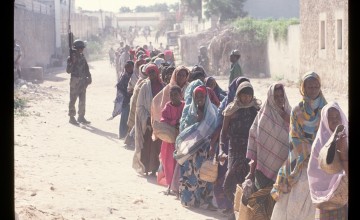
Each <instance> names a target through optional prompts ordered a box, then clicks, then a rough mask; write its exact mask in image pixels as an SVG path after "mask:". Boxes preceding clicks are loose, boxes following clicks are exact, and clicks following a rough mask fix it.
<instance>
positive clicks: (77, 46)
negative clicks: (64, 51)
mask: <svg viewBox="0 0 360 220" xmlns="http://www.w3.org/2000/svg"><path fill="white" fill-rule="evenodd" d="M73 47H74V48H75V49H80V48H85V47H86V45H85V42H84V41H82V40H80V39H77V40H75V41H74V43H73Z"/></svg>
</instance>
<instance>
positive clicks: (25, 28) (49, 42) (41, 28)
mask: <svg viewBox="0 0 360 220" xmlns="http://www.w3.org/2000/svg"><path fill="white" fill-rule="evenodd" d="M14 39H15V40H16V41H18V42H19V44H20V46H21V47H22V49H23V53H24V54H23V58H22V66H23V67H31V66H42V67H44V66H46V65H47V64H49V62H50V56H51V54H54V53H55V18H54V15H47V14H41V13H35V12H33V11H29V10H26V9H22V8H15V9H14Z"/></svg>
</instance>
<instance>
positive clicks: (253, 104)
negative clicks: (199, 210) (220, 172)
mask: <svg viewBox="0 0 360 220" xmlns="http://www.w3.org/2000/svg"><path fill="white" fill-rule="evenodd" d="M260 105H261V101H260V100H258V99H256V98H255V96H254V89H253V87H252V85H251V84H250V82H247V81H244V82H242V83H241V84H240V85H239V87H238V88H237V90H236V96H235V99H234V101H232V102H231V103H230V104H229V105H228V106H227V107H226V108H225V110H224V111H223V115H224V121H223V125H222V128H221V133H220V141H219V142H220V143H219V158H220V160H223V159H224V158H227V159H228V170H227V172H226V174H225V180H224V192H225V195H226V196H227V198H228V199H229V200H230V201H231V202H232V203H233V202H234V193H235V191H236V185H237V184H238V183H242V182H244V180H245V176H246V175H247V174H248V172H249V164H248V163H249V160H248V159H246V157H245V156H246V148H247V143H248V138H249V130H250V127H251V125H252V123H253V121H254V119H255V117H256V114H257V112H258V111H259V109H260ZM227 139H228V140H229V148H228V151H227V152H225V151H224V150H223V146H224V145H225V143H226V140H227ZM229 219H235V215H234V214H232V215H231V216H230V218H229Z"/></svg>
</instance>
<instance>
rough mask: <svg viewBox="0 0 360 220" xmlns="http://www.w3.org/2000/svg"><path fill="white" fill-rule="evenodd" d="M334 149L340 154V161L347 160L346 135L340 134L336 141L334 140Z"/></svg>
mask: <svg viewBox="0 0 360 220" xmlns="http://www.w3.org/2000/svg"><path fill="white" fill-rule="evenodd" d="M336 149H337V151H338V152H339V154H340V159H341V160H343V159H344V160H347V159H348V145H347V141H346V135H345V134H342V135H341V136H340V137H339V138H338V139H337V140H336Z"/></svg>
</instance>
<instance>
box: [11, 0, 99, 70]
mask: <svg viewBox="0 0 360 220" xmlns="http://www.w3.org/2000/svg"><path fill="white" fill-rule="evenodd" d="M33 4H34V5H41V7H42V8H46V7H49V6H46V5H44V4H40V3H39V2H35V1H31V0H23V1H16V4H15V5H14V6H15V7H14V39H15V40H16V41H17V42H18V43H19V44H20V46H21V47H22V49H23V53H24V55H23V58H22V66H23V67H33V66H41V67H45V68H46V67H47V66H49V65H50V64H51V59H50V58H51V56H52V55H54V54H55V53H56V52H57V53H59V51H57V50H56V38H55V34H56V32H55V13H54V12H55V10H53V11H52V13H50V14H49V13H47V10H42V11H40V10H37V9H39V7H34V8H32V5H33ZM45 6H46V7H45ZM50 8H52V7H50ZM65 12H66V13H68V8H67V9H66V8H65V7H62V9H61V13H62V16H61V33H59V34H60V35H62V37H63V38H64V37H65V38H66V39H67V33H68V14H66V13H65ZM71 29H72V32H73V33H74V35H75V36H76V37H79V38H83V39H87V38H88V37H89V36H91V35H97V34H98V33H99V30H98V20H97V18H96V17H90V16H87V15H81V14H75V13H73V14H71ZM62 46H63V47H67V40H66V45H62ZM66 51H67V50H66ZM63 57H67V54H65V55H63Z"/></svg>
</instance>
